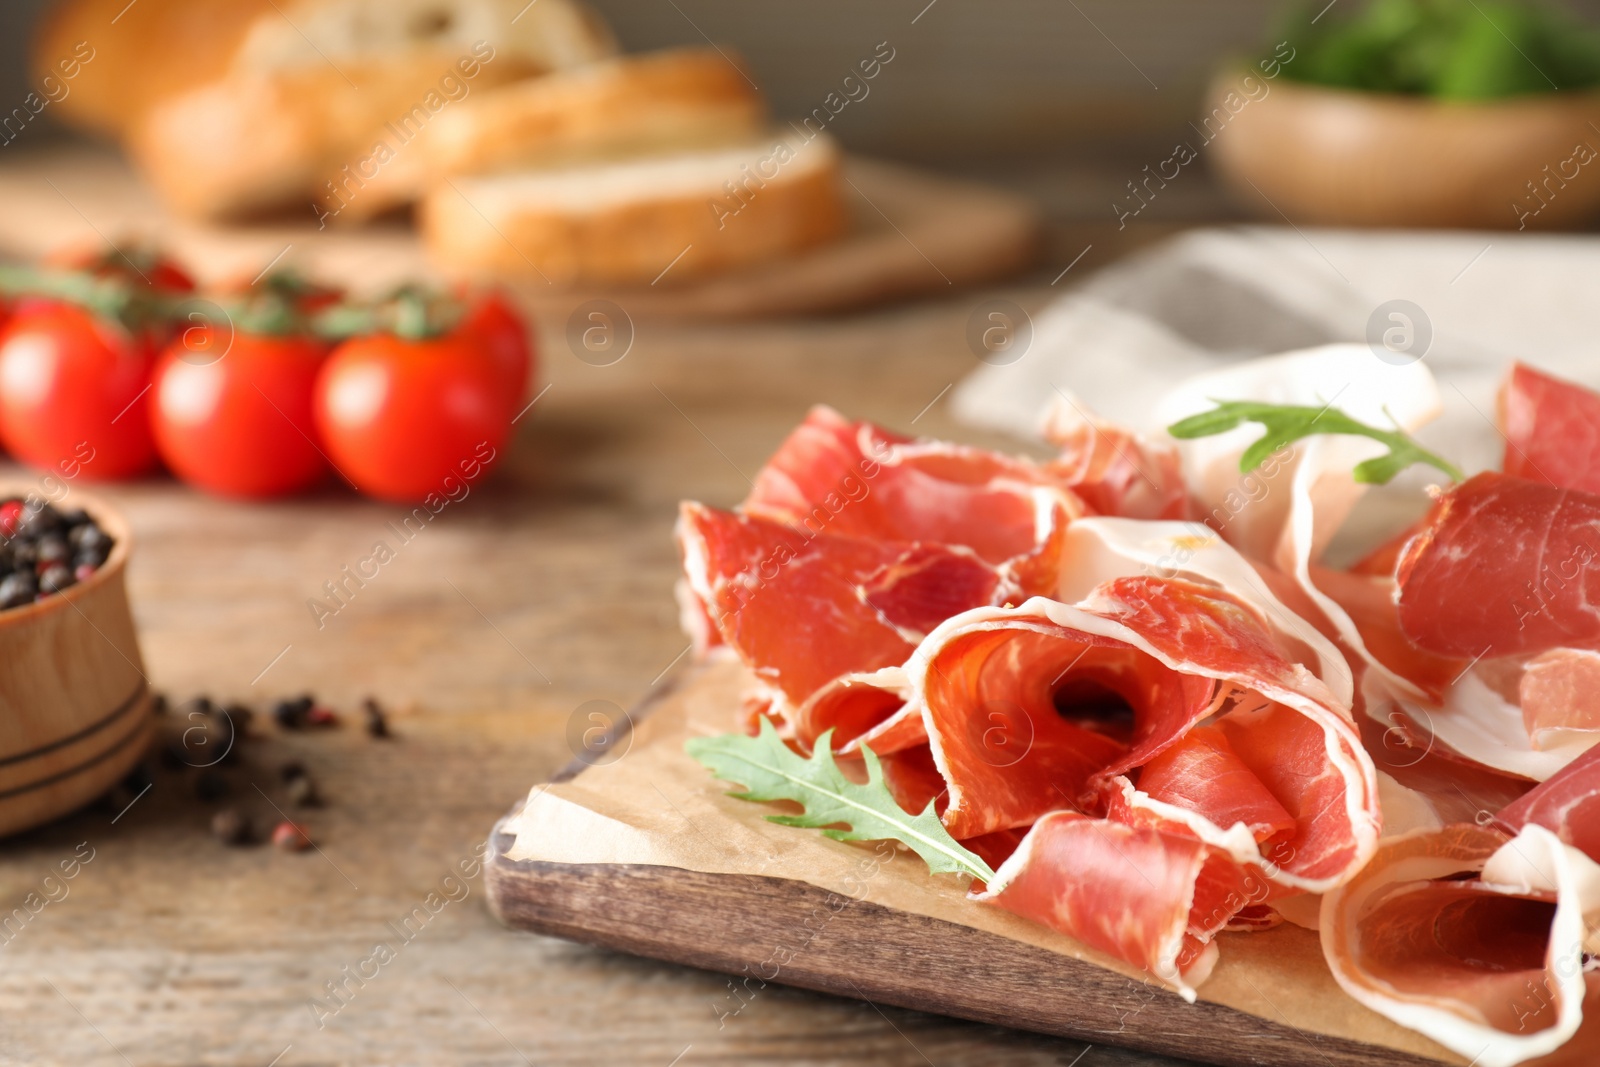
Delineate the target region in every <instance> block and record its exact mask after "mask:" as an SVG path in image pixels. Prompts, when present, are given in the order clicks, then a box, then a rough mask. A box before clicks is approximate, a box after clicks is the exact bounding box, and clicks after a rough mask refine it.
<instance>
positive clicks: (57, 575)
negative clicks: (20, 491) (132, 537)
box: [0, 497, 114, 610]
mask: <svg viewBox="0 0 1600 1067" xmlns="http://www.w3.org/2000/svg"><path fill="white" fill-rule="evenodd" d="M113 543H114V542H113V541H112V538H111V536H110V535H109V534H107V533H106V532H105V531H104V530H103V529H101V528H100V526H99V525H98V524H97V523H96V522H95V521H94V519H92V518H90V517H89V515H88V513H87V512H85V511H83V510H82V509H81V508H74V509H72V510H71V511H65V512H62V511H57V510H56V509H55V508H54V507H53V506H51V505H50V504H47V503H44V502H43V501H34V502H31V503H30V502H29V501H26V500H24V499H22V498H21V497H9V498H6V499H5V500H0V610H3V609H6V608H17V607H22V606H23V605H24V604H30V603H32V602H33V601H35V600H40V599H43V598H44V597H47V596H50V595H51V594H53V593H60V592H63V591H65V590H67V589H70V588H71V587H72V586H74V585H77V584H78V583H79V582H83V581H86V580H88V578H89V577H90V576H91V575H93V574H94V572H95V570H97V569H98V568H99V567H100V566H101V565H102V564H104V563H105V561H106V560H107V558H109V557H110V555H111V548H112V545H113Z"/></svg>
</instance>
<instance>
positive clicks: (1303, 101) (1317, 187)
mask: <svg viewBox="0 0 1600 1067" xmlns="http://www.w3.org/2000/svg"><path fill="white" fill-rule="evenodd" d="M1318 7H1321V5H1320V4H1319V5H1318ZM1314 11H1315V9H1310V10H1308V11H1305V12H1302V13H1301V14H1300V15H1299V16H1297V17H1296V18H1294V19H1292V20H1291V21H1290V22H1289V24H1288V25H1287V26H1285V28H1284V29H1283V30H1282V31H1281V32H1280V34H1279V39H1280V42H1281V43H1279V44H1277V45H1276V46H1275V47H1274V49H1273V53H1272V55H1273V58H1272V59H1271V60H1270V61H1262V62H1261V63H1258V64H1256V65H1254V66H1252V67H1251V68H1250V69H1248V70H1243V69H1240V68H1237V67H1235V68H1230V69H1228V70H1225V71H1224V72H1222V73H1221V74H1220V75H1219V76H1218V77H1217V79H1216V80H1215V81H1214V83H1213V85H1212V87H1211V91H1210V93H1209V95H1208V101H1207V105H1206V111H1205V113H1204V114H1203V115H1202V116H1201V120H1200V122H1199V123H1197V126H1196V129H1197V132H1198V133H1199V134H1200V136H1201V137H1202V138H1204V139H1205V142H1206V144H1205V148H1204V149H1203V151H1204V152H1205V153H1206V154H1207V155H1209V156H1210V157H1211V158H1212V159H1213V160H1214V165H1215V166H1216V168H1217V170H1218V172H1219V173H1220V174H1221V175H1222V177H1223V179H1224V180H1225V181H1226V182H1227V183H1228V184H1229V185H1230V186H1231V187H1232V188H1233V190H1234V191H1235V192H1236V193H1237V194H1238V195H1239V196H1240V198H1241V200H1242V201H1243V202H1244V203H1245V204H1247V205H1249V206H1251V208H1252V209H1253V210H1256V211H1258V212H1260V213H1263V214H1265V215H1267V216H1269V217H1272V218H1278V217H1280V216H1287V217H1288V218H1289V219H1291V220H1292V221H1294V222H1295V223H1315V224H1322V225H1335V226H1338V225H1348V226H1392V227H1450V228H1488V229H1512V230H1517V229H1536V228H1537V229H1550V228H1552V227H1557V228H1559V227H1568V228H1570V227H1573V226H1578V225H1583V224H1585V223H1588V222H1589V221H1591V220H1593V219H1594V218H1595V217H1596V215H1597V214H1600V33H1597V32H1596V31H1595V30H1594V29H1593V28H1591V27H1589V26H1588V25H1586V24H1584V23H1581V22H1578V21H1577V20H1575V19H1574V18H1573V17H1572V16H1570V15H1568V14H1566V13H1565V12H1563V11H1561V10H1560V9H1557V8H1553V7H1550V6H1547V5H1544V4H1538V3H1528V2H1506V0H1499V2H1496V0H1372V2H1370V3H1368V4H1366V5H1365V6H1363V7H1360V8H1357V9H1354V10H1353V11H1351V12H1349V13H1345V14H1341V13H1340V12H1339V11H1338V9H1337V8H1333V9H1323V12H1322V14H1321V16H1320V17H1319V16H1317V15H1315V14H1314Z"/></svg>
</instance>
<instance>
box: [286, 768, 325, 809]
mask: <svg viewBox="0 0 1600 1067" xmlns="http://www.w3.org/2000/svg"><path fill="white" fill-rule="evenodd" d="M288 792H289V802H290V803H291V804H293V805H294V806H295V807H297V808H315V807H319V806H320V805H321V804H322V798H321V797H319V796H318V795H317V784H316V783H315V782H313V781H312V780H311V778H310V776H309V775H304V774H301V775H296V776H295V777H293V778H291V779H289V786H288Z"/></svg>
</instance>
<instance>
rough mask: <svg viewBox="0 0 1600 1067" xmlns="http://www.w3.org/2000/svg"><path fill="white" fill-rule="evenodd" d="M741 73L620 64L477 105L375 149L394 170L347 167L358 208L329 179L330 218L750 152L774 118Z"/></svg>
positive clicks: (726, 59) (511, 90)
mask: <svg viewBox="0 0 1600 1067" xmlns="http://www.w3.org/2000/svg"><path fill="white" fill-rule="evenodd" d="M738 62H739V61H738V59H737V57H731V56H729V55H728V54H727V53H726V52H725V51H719V50H717V49H714V48H684V49H673V50H670V51H663V52H653V53H649V54H646V55H639V56H621V57H617V58H615V59H608V60H603V61H601V62H598V63H592V64H589V65H587V66H583V67H578V68H575V69H572V70H568V71H562V72H560V73H556V74H551V75H548V76H546V77H542V78H527V79H523V80H521V81H518V82H515V83H513V84H510V85H506V86H502V87H500V88H497V89H494V90H492V91H486V92H483V93H478V94H475V95H474V96H473V97H472V98H471V99H469V100H464V101H462V102H461V103H460V105H458V106H452V107H451V108H449V109H447V110H445V111H443V112H441V113H440V114H439V116H438V119H437V120H436V121H434V122H432V123H430V124H429V125H428V126H427V128H426V129H423V130H421V131H419V133H418V135H417V136H416V137H415V138H412V137H411V131H410V130H409V129H407V130H401V129H397V128H395V127H394V126H393V124H392V123H391V124H386V126H385V128H384V129H381V130H378V131H376V132H375V133H374V134H373V136H372V138H371V141H372V143H373V145H376V144H378V143H384V144H387V145H390V146H391V147H393V148H394V149H395V151H394V153H393V158H392V159H390V160H389V161H388V162H386V163H384V164H383V165H382V166H372V165H370V164H369V163H368V162H367V161H368V160H369V159H370V158H371V152H370V151H367V150H364V151H363V154H362V156H360V157H357V158H356V159H353V160H350V161H348V164H349V167H342V168H341V171H344V170H346V169H349V168H351V167H353V168H354V169H356V170H357V172H358V173H362V174H363V175H366V174H370V178H369V179H368V180H366V181H365V182H364V183H363V184H362V185H361V186H360V187H359V193H360V195H359V196H354V195H347V191H346V190H345V189H344V188H343V187H342V183H341V182H340V181H339V180H338V179H337V177H335V178H333V179H331V181H330V184H331V186H332V187H331V188H329V189H327V190H326V195H325V203H326V206H327V207H328V209H329V211H330V212H332V213H334V214H335V215H336V216H337V217H338V219H339V220H340V221H352V220H360V219H364V218H367V217H370V216H371V215H374V214H377V213H379V212H381V211H385V210H388V209H389V208H392V207H394V206H396V205H398V204H403V203H409V202H411V201H414V200H416V199H418V198H419V197H421V196H422V195H423V194H424V193H425V192H426V191H427V190H428V189H429V188H431V187H433V186H435V185H438V184H440V182H441V180H442V179H443V178H446V177H455V176H458V175H463V174H482V173H487V172H495V171H502V170H509V169H523V168H529V167H548V166H553V165H560V164H570V163H577V162H585V161H592V160H597V159H605V158H613V159H616V158H623V157H626V156H628V155H638V154H660V153H662V152H664V151H668V150H673V149H688V148H699V147H711V146H715V145H726V144H737V143H739V142H741V141H747V140H749V139H751V138H753V137H756V136H757V135H758V134H759V133H760V132H761V130H762V127H763V126H764V125H765V122H766V107H765V104H764V102H763V101H762V98H761V94H760V93H758V92H757V91H756V89H755V87H754V85H753V84H752V83H751V82H750V80H749V78H748V77H747V76H746V74H745V73H744V70H743V68H742V67H740V66H738V65H737V64H738ZM402 144H403V145H404V148H403V149H402V148H400V147H399V146H400V145H402Z"/></svg>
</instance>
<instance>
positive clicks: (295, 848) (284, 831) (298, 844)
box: [272, 819, 311, 852]
mask: <svg viewBox="0 0 1600 1067" xmlns="http://www.w3.org/2000/svg"><path fill="white" fill-rule="evenodd" d="M272 843H273V844H274V845H277V846H278V847H279V848H281V849H283V850H284V851H286V852H304V851H305V850H306V849H308V848H310V847H311V836H310V835H309V834H307V833H306V831H305V828H304V827H303V826H301V825H299V824H298V823H292V822H290V821H289V820H287V819H285V820H284V821H283V822H280V823H279V824H278V825H277V826H276V827H274V828H273V830H272Z"/></svg>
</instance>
